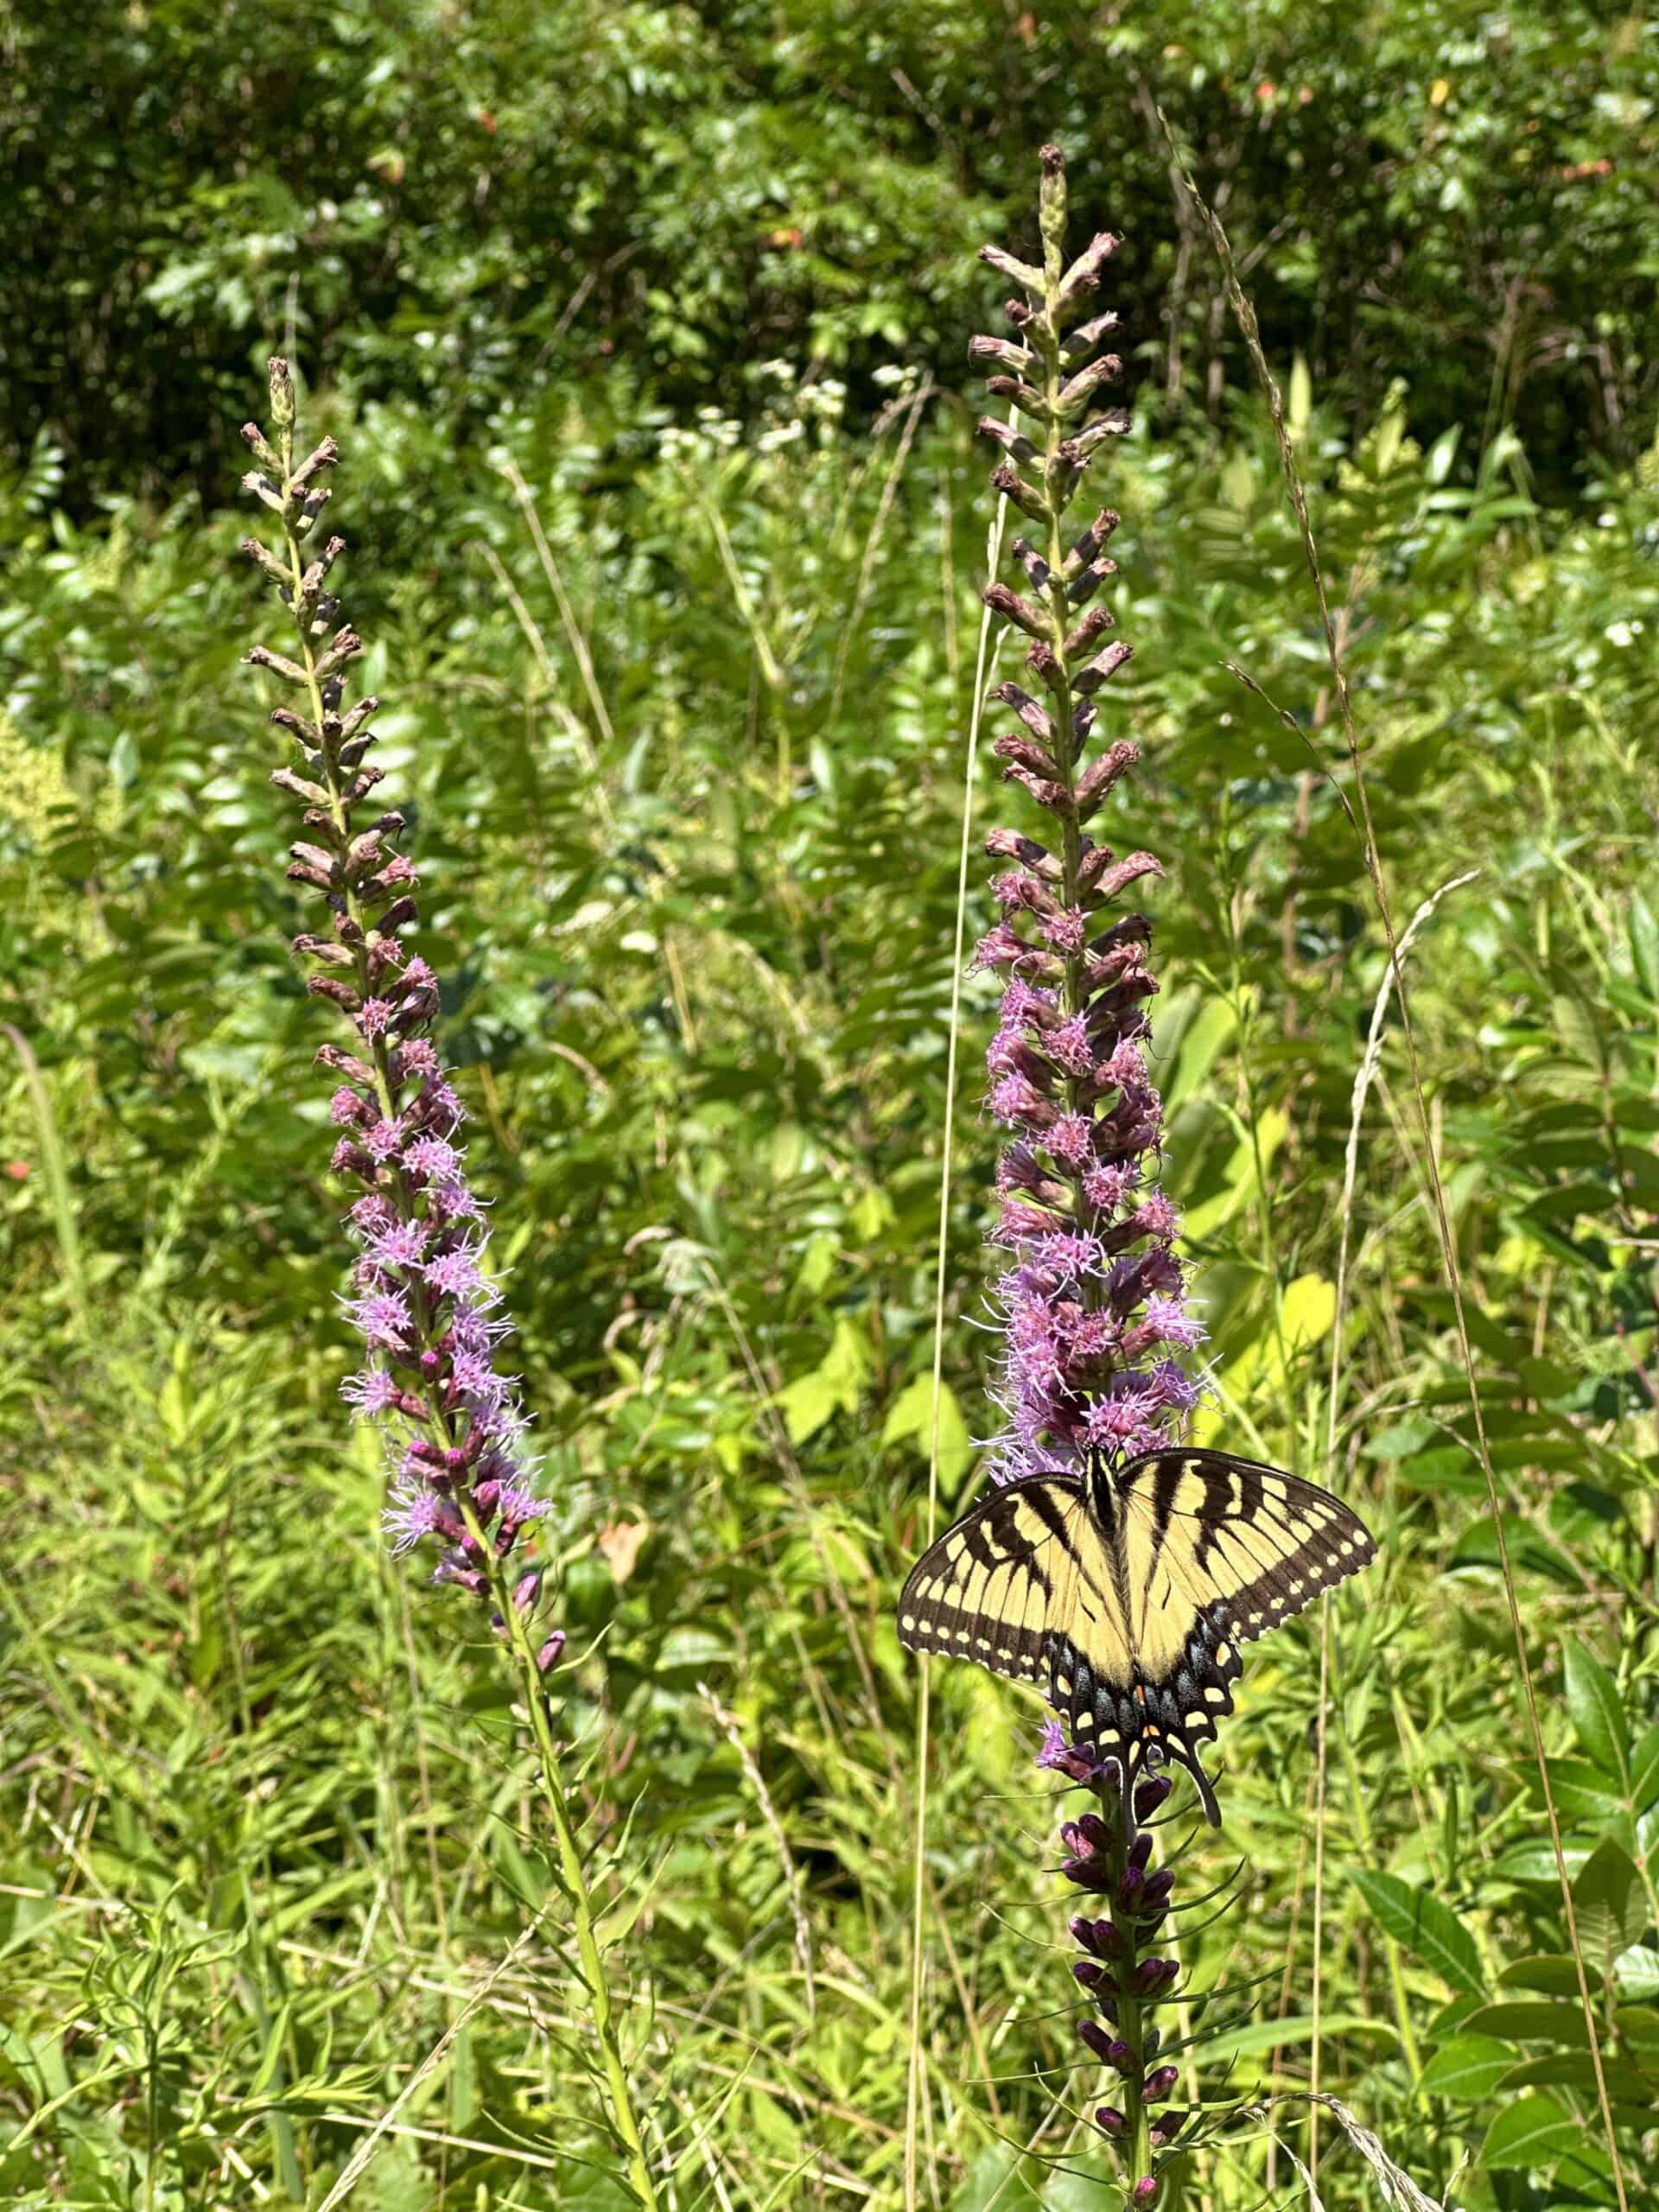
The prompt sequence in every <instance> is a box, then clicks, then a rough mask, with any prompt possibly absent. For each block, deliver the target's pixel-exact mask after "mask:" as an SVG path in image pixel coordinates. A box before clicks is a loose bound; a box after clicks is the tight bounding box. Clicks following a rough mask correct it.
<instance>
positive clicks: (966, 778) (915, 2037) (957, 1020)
mask: <svg viewBox="0 0 1659 2212" xmlns="http://www.w3.org/2000/svg"><path fill="white" fill-rule="evenodd" d="M1007 506H1008V503H1007V500H1006V499H999V500H998V501H997V503H996V513H995V518H994V520H993V521H992V524H991V530H990V536H989V537H988V540H987V543H986V548H985V556H986V565H987V571H988V574H989V575H995V574H996V572H997V564H998V563H999V562H1000V561H1001V557H1002V531H1003V525H1004V523H1005V522H1006V520H1007ZM994 652H995V646H994V645H993V642H992V638H991V610H990V608H989V607H986V608H985V610H984V612H983V613H982V617H981V620H980V625H979V647H978V651H977V652H976V655H975V659H974V703H973V708H972V710H971V712H970V714H969V719H968V751H967V757H966V759H965V760H964V762H963V775H962V842H961V846H960V849H959V850H958V853H957V920H956V935H955V938H954V941H953V944H952V950H951V961H950V1034H949V1039H948V1042H947V1044H946V1046H945V1063H944V1134H943V1135H942V1137H941V1140H940V1153H941V1158H940V1164H939V1235H938V1262H937V1265H936V1267H935V1269H934V1276H933V1406H932V1418H931V1423H930V1427H929V1431H928V1452H927V1541H928V1542H929V1543H930V1544H931V1542H932V1541H933V1535H934V1530H935V1529H936V1527H937V1526H938V1510H939V1403H940V1399H941V1397H942V1396H943V1394H944V1280H945V1268H946V1261H947V1255H948V1251H949V1245H950V1170H951V1160H952V1152H951V1141H952V1137H953V1135H954V1132H955V1128H956V1109H957V1059H958V1047H959V1044H960V1040H961V1033H962V979H963V972H964V956H965V954H966V951H967V947H968V856H969V851H970V849H971V847H972V844H973V834H974V777H975V774H976V769H977V766H978V760H979V729H980V720H981V716H982V712H983V703H982V702H983V701H984V697H985V678H986V677H987V675H988V672H989V669H990V664H991V660H992V658H993V655H994ZM952 696H953V698H954V696H955V687H954V685H953V686H952ZM930 1686H931V1669H930V1666H929V1662H928V1661H927V1660H926V1659H925V1658H923V1659H922V1661H921V1685H920V1690H919V1693H918V1697H917V1701H916V1801H915V1822H914V1838H913V1843H912V1869H911V1929H910V2050H909V2060H908V2067H907V2075H906V2087H905V2212H915V2208H916V2150H917V2125H918V2117H919V2109H920V2098H921V2094H922V2072H923V2069H922V2058H921V2033H922V1979H923V1965H924V1961H923V1951H922V1908H923V1904H924V1902H925V1897H926V1892H927V1880H926V1852H927V1749H928V1734H929V1728H930V1725H931V1700H930Z"/></svg>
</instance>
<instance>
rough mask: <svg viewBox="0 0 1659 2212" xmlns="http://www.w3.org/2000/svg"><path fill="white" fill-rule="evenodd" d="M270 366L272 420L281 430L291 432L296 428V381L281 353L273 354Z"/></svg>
mask: <svg viewBox="0 0 1659 2212" xmlns="http://www.w3.org/2000/svg"><path fill="white" fill-rule="evenodd" d="M269 370H270V419H271V421H272V422H273V423H275V424H276V425H277V429H279V430H291V429H293V427H294V379H293V378H292V377H291V376H290V375H289V367H288V363H287V362H286V361H285V360H284V359H283V357H282V355H281V354H280V353H273V354H272V355H271V357H270V363H269Z"/></svg>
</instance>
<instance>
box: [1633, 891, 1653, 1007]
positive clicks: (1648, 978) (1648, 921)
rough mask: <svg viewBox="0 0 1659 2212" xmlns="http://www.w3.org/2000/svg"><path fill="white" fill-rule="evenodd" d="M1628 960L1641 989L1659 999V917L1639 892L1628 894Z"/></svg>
mask: <svg viewBox="0 0 1659 2212" xmlns="http://www.w3.org/2000/svg"><path fill="white" fill-rule="evenodd" d="M1630 958H1631V961H1632V963H1633V964H1634V966H1635V969H1636V972H1637V976H1638V977H1639V978H1640V980H1641V983H1642V988H1643V990H1644V991H1645V992H1646V993H1647V995H1648V996H1649V998H1650V999H1659V917H1656V915H1655V913H1654V911H1653V909H1652V907H1651V906H1649V904H1648V902H1647V899H1645V897H1644V896H1643V893H1641V892H1640V891H1633V892H1632V893H1630Z"/></svg>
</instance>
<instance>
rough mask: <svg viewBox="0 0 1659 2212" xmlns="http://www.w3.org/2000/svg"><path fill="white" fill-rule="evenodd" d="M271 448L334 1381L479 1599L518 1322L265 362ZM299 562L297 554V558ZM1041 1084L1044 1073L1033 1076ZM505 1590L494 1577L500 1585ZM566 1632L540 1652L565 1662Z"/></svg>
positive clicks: (282, 673)
mask: <svg viewBox="0 0 1659 2212" xmlns="http://www.w3.org/2000/svg"><path fill="white" fill-rule="evenodd" d="M270 380H271V381H270V391H271V404H272V418H273V421H274V423H275V425H276V431H275V435H274V437H272V438H267V437H266V436H265V435H264V433H263V432H261V431H260V430H258V429H257V428H256V427H254V426H250V429H249V430H248V431H247V432H245V435H246V436H247V438H248V442H249V443H250V444H251V446H252V447H253V448H254V450H255V453H256V454H257V455H258V457H259V458H260V460H261V461H263V462H264V467H265V468H266V469H267V470H275V471H276V472H277V474H278V475H280V477H281V481H280V482H276V481H273V480H272V478H271V477H270V475H266V474H260V473H258V472H256V473H255V474H254V475H253V476H252V477H251V478H249V479H246V480H245V484H246V486H247V488H248V489H250V490H251V491H254V492H255V493H257V495H258V496H259V497H260V498H261V499H262V500H263V501H264V505H266V506H267V507H270V508H274V509H275V510H276V512H277V515H278V516H279V517H280V518H281V524H282V531H283V557H282V558H280V559H279V558H278V557H277V555H276V554H274V553H273V552H271V551H270V550H269V549H268V548H266V547H265V546H264V545H262V544H261V543H259V542H258V541H257V540H256V539H252V538H249V539H245V540H244V550H245V551H246V552H247V553H248V555H249V556H250V557H251V559H252V560H253V561H254V562H255V563H256V565H257V567H258V568H259V569H261V570H262V571H263V572H264V574H265V575H267V576H269V577H270V578H271V579H272V580H273V581H274V582H277V584H278V585H279V588H280V591H281V595H282V597H283V602H284V604H285V606H286V607H287V608H288V610H289V615H290V617H291V620H292V622H293V626H294V635H295V637H296V639H297V644H296V649H295V652H294V655H293V657H292V658H290V657H289V656H288V655H285V654H276V653H272V652H268V651H266V650H265V649H264V647H263V646H256V647H255V648H254V650H253V652H251V654H250V656H249V658H250V660H251V663H252V664H253V665H255V666H256V667H258V668H263V669H265V670H267V671H270V673H271V674H272V676H273V677H276V678H277V679H278V680H279V681H280V682H282V683H283V684H284V685H286V686H287V687H289V694H290V696H291V699H292V703H291V704H288V705H283V706H281V707H279V708H278V709H277V711H276V713H275V715H273V717H272V719H273V720H274V721H277V723H278V724H279V725H280V726H281V727H282V728H283V729H285V730H287V731H288V732H289V734H290V735H291V736H292V737H293V738H294V739H295V740H296V744H297V747H298V751H299V755H300V760H299V766H298V767H297V769H296V768H288V767H283V768H280V769H278V770H277V772H276V774H275V775H274V777H273V778H272V781H273V782H274V783H276V784H277V786H278V787H279V788H280V789H281V790H283V791H287V792H289V794H290V795H291V796H292V797H293V798H295V799H296V801H298V802H299V803H300V804H301V805H302V807H303V808H304V810H305V811H304V819H303V826H302V841H301V842H297V843H296V844H294V845H293V846H291V847H290V848H289V853H290V858H291V861H292V863H293V864H292V866H291V867H290V868H289V871H288V873H289V879H290V880H291V881H293V882H294V883H295V884H296V885H297V886H298V887H300V888H301V891H302V893H310V894H312V895H314V896H315V899H317V901H318V904H319V906H320V907H321V918H320V929H321V931H324V932H326V933H323V934H314V933H312V932H310V931H306V932H302V934H301V935H300V936H298V937H296V938H295V940H294V950H295V951H296V954H297V955H298V956H299V957H300V958H301V959H302V961H303V962H304V963H307V964H308V967H309V968H310V969H312V971H313V972H312V974H311V977H310V988H311V990H312V992H313V994H314V995H316V996H318V997H320V998H322V999H325V1000H328V1001H332V1002H333V1003H334V1005H335V1006H336V1007H338V1008H339V1009H340V1013H341V1014H343V1016H344V1017H345V1021H346V1027H345V1030H344V1031H343V1033H342V1034H343V1036H344V1039H345V1040H346V1041H345V1042H343V1043H332V1044H326V1045H324V1046H322V1047H321V1050H320V1051H319V1052H318V1054H317V1058H318V1060H319V1062H320V1064H321V1065H322V1066H323V1067H325V1068H327V1070H329V1071H330V1073H331V1076H332V1077H333V1078H334V1085H335V1087H334V1092H333V1095H332V1096H331V1098H330V1100H329V1105H328V1118H329V1122H330V1123H331V1124H332V1126H333V1127H334V1128H335V1129H336V1130H338V1131H340V1133H341V1134H340V1136H339V1138H338V1141H336V1142H335V1145H334V1153H333V1155H332V1158H333V1165H334V1169H335V1172H336V1173H339V1174H340V1175H342V1176H344V1177H346V1179H349V1180H352V1181H354V1182H355V1184H356V1185H357V1186H358V1187H357V1192H356V1194H355V1196H354V1198H353V1202H352V1205H351V1211H350V1214H349V1217H348V1224H347V1225H348V1229H349V1232H350V1234H351V1236H353V1239H354V1240H355V1242H356V1243H357V1246H358V1257H357V1262H356V1265H355V1267H354V1268H353V1275H352V1287H353V1293H354V1295H353V1298H352V1299H351V1300H349V1301H348V1302H347V1304H346V1313H347V1314H348V1315H349V1317H350V1319H351V1320H352V1322H353V1325H354V1327H355V1328H356V1329H357V1330H358V1332H359V1334H360V1335H361V1337H362V1338H363V1342H364V1346H365V1351H366V1354H367V1357H366V1359H365V1363H364V1364H363V1365H362V1367H361V1368H360V1369H359V1371H358V1372H357V1373H356V1374H354V1375H353V1376H350V1377H349V1378H348V1380H347V1381H346V1383H344V1384H343V1385H342V1389H341V1395H342V1396H343V1397H344V1398H345V1400H346V1403H347V1404H348V1405H349V1406H350V1407H351V1408H352V1409H353V1412H354V1413H355V1414H358V1415H359V1417H360V1418H361V1419H363V1420H365V1421H372V1422H373V1423H375V1424H376V1425H377V1426H378V1427H380V1428H382V1430H383V1431H384V1432H385V1439H386V1446H387V1458H388V1462H389V1464H390V1465H391V1468H392V1469H393V1470H394V1471H395V1479H394V1481H393V1484H392V1486H391V1492H390V1495H389V1497H388V1501H387V1505H386V1510H385V1531H386V1535H387V1539H388V1541H389V1542H390V1543H391V1547H392V1549H393V1550H394V1551H395V1552H398V1553H404V1552H410V1551H413V1550H415V1549H416V1548H417V1547H428V1546H429V1547H433V1548H435V1549H436V1551H437V1554H438V1556H437V1560H436V1563H435V1580H438V1581H441V1582H446V1583H454V1584H455V1585H457V1586H460V1587H461V1588H462V1589H465V1590H467V1591H469V1592H472V1593H473V1594H474V1595H475V1596H479V1597H484V1596H486V1595H487V1594H488V1593H489V1591H490V1588H491V1570H492V1569H493V1572H494V1573H495V1574H496V1576H497V1580H498V1584H499V1573H500V1570H499V1568H493V1562H494V1561H498V1560H501V1559H503V1558H504V1557H505V1554H507V1553H509V1552H511V1551H512V1549H513V1548H514V1546H515V1544H516V1543H517V1541H518V1537H519V1535H520V1533H521V1532H522V1530H524V1529H525V1528H527V1527H528V1526H530V1525H531V1523H532V1522H536V1521H537V1520H538V1519H540V1518H541V1517H542V1516H544V1515H545V1514H546V1512H547V1510H548V1508H547V1505H546V1504H545V1503H544V1502H543V1500H542V1499H541V1498H539V1497H537V1494H536V1491H535V1488H534V1485H533V1480H532V1478H533V1474H534V1469H533V1466H532V1465H530V1464H529V1463H528V1462H527V1461H526V1460H525V1459H524V1457H523V1455H522V1452H521V1443H522V1440H523V1437H524V1431H525V1428H526V1426H527V1423H526V1418H525V1414H524V1408H523V1406H522V1405H521V1403H520V1402H519V1399H518V1392H517V1389H516V1387H515V1385H514V1383H513V1381H512V1377H511V1376H508V1375H506V1374H505V1373H503V1372H502V1371H501V1370H500V1368H499V1365H498V1347H499V1344H500V1342H501V1340H502V1338H504V1337H505V1334H506V1333H507V1325H506V1323H505V1321H503V1320H501V1319H499V1318H493V1308H494V1307H495V1306H497V1305H498V1303H499V1292H498V1291H497V1289H496V1287H495V1286H494V1285H493V1283H492V1282H491V1281H489V1280H488V1278H487V1277H486V1274H485V1272H484V1268H483V1257H484V1248H485V1237H484V1234H483V1231H482V1229H481V1227H480V1226H476V1225H475V1224H480V1223H481V1219H482V1209H481V1207H480V1203H479V1200H478V1199H477V1198H476V1197H475V1196H474V1193H473V1192H472V1191H471V1190H470V1189H469V1188H468V1187H467V1182H466V1179H465V1176H464V1173H463V1158H462V1154H461V1151H460V1149H459V1148H458V1147H457V1146H456V1144H455V1143H454V1141H453V1140H454V1134H455V1132H456V1130H457V1129H458V1128H460V1126H461V1122H462V1120H463V1118H464V1116H463V1109H462V1106H461V1100H460V1098H459V1097H458V1096H456V1094H455V1091H454V1088H453V1087H452V1085H451V1084H450V1082H449V1079H448V1074H447V1072H446V1071H445V1069H444V1066H443V1064H442V1060H441V1059H440V1058H439V1055H438V1052H437V1049H436V1047H435V1045H434V1044H433V1042H432V1039H431V1038H430V1036H429V1034H428V1032H429V1029H430V1027H431V1024H432V1022H433V1020H435V1017H436V1015H437V1013H438V1010H439V997H438V988H437V977H436V976H435V974H434V973H433V971H432V969H431V968H430V967H429V966H428V964H427V963H426V962H425V961H424V960H423V959H421V958H420V957H419V956H418V955H416V954H412V953H411V952H410V950H409V948H408V945H407V944H406V943H405V938H406V934H407V932H408V931H409V930H410V926H411V925H413V924H414V922H415V921H416V918H417V909H416V902H415V899H414V898H413V896H412V895H411V894H412V891H413V887H414V885H415V881H416V874H415V869H414V868H413V866H412V864H411V863H410V860H409V858H408V856H407V855H405V854H404V853H402V852H400V851H399V850H398V849H397V845H398V840H399V838H400V837H401V836H402V833H403V831H404V817H403V816H402V815H401V814H399V813H397V811H396V810H380V809H379V805H378V802H377V801H371V794H372V792H373V791H374V790H375V787H376V785H378V784H379V782H380V781H381V778H382V771H381V770H380V769H379V768H378V767H375V766H372V765H369V764H368V761H367V755H368V754H369V753H370V752H371V751H372V748H373V747H374V745H375V743H376V739H375V736H374V734H373V732H372V729H371V728H370V724H371V723H372V720H373V717H374V715H375V713H376V711H377V709H378V706H379V702H378V700H377V699H373V698H365V699H360V700H359V701H358V702H357V703H356V704H355V705H350V706H348V705H347V704H346V679H347V675H348V671H349V668H350V664H351V663H352V661H353V660H354V659H355V658H357V657H358V656H359V654H360V653H361V652H362V651H363V641H362V639H360V638H359V636H358V635H357V633H356V632H355V631H353V630H351V629H346V628H334V627H333V626H334V624H335V623H336V621H337V620H338V611H339V610H338V603H337V601H335V600H334V597H333V595H332V594H331V593H329V592H327V591H325V589H324V584H325V582H326V580H327V576H328V575H329V572H330V570H331V569H333V567H334V563H335V562H336V561H337V559H338V558H339V556H340V554H341V553H342V552H343V551H344V550H345V541H344V539H343V538H339V537H333V538H330V539H329V540H328V541H327V543H326V544H325V545H322V546H321V549H320V550H318V549H316V548H315V547H313V546H311V545H308V544H306V543H305V541H306V540H308V538H309V537H310V535H311V531H312V528H313V525H314V524H315V521H316V519H317V517H318V515H319V514H320V513H321V510H322V503H323V501H324V500H325V499H327V492H326V491H324V490H322V489H321V486H320V485H318V484H316V483H315V482H314V480H315V479H317V478H319V477H321V475H322V474H324V473H325V472H326V471H327V470H328V469H329V468H331V467H333V466H334V463H335V462H336V461H338V460H339V458H340V455H339V453H338V450H337V448H335V446H334V441H333V440H332V439H325V440H324V441H323V442H322V444H321V445H320V446H318V447H317V448H315V451H314V452H313V453H311V454H309V455H308V456H307V457H305V458H302V459H300V460H299V461H296V459H295V443H294V391H293V385H292V381H291V379H290V378H289V371H288V366H287V364H286V363H285V362H283V361H280V360H277V361H273V362H272V363H271V365H270ZM302 548H303V550H302ZM1033 1067H1034V1068H1035V1071H1036V1075H1037V1076H1038V1077H1039V1078H1043V1077H1045V1069H1044V1065H1043V1064H1042V1063H1041V1062H1040V1061H1033ZM538 1592H539V1580H538V1578H537V1576H536V1575H534V1574H533V1573H532V1574H531V1575H529V1576H526V1577H520V1578H518V1580H517V1581H516V1583H515V1586H514V1599H513V1602H514V1605H515V1610H516V1611H518V1612H520V1613H522V1612H524V1611H525V1610H526V1609H527V1608H529V1607H530V1606H531V1605H533V1604H534V1603H535V1600H536V1598H537V1594H538ZM562 1649H563V1637H562V1636H560V1635H558V1634H554V1635H552V1636H550V1637H548V1638H547V1639H546V1641H545V1642H544V1643H543V1645H542V1647H541V1652H540V1655H539V1664H540V1665H541V1666H542V1667H543V1669H547V1668H549V1667H551V1666H552V1665H554V1664H555V1663H556V1660H557V1658H558V1656H559V1653H560V1651H561V1650H562Z"/></svg>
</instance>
